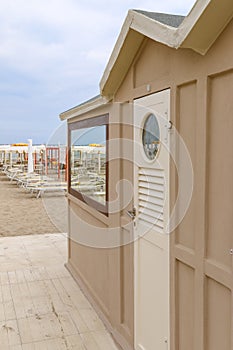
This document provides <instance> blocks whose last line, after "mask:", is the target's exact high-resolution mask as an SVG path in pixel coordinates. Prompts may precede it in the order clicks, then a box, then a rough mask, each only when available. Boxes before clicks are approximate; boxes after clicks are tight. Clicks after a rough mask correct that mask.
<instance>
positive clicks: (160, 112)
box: [129, 90, 170, 350]
mask: <svg viewBox="0 0 233 350" xmlns="http://www.w3.org/2000/svg"><path fill="white" fill-rule="evenodd" d="M169 104H170V90H164V91H162V92H159V93H155V94H153V95H150V96H146V97H143V98H140V99H137V100H135V101H134V144H135V145H134V150H135V151H134V163H135V175H134V178H135V179H134V180H135V184H134V189H135V190H134V191H135V193H134V206H135V210H134V212H133V214H135V217H134V235H135V237H136V238H135V258H134V263H135V265H134V266H135V349H136V350H168V349H169V329H170V327H169V322H170V321H169V234H167V233H166V225H167V222H168V217H169V152H168V150H167V149H168V147H169V113H170V111H169ZM129 214H130V213H129ZM133 216H134V215H133ZM137 237H138V238H137Z"/></svg>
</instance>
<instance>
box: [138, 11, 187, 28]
mask: <svg viewBox="0 0 233 350" xmlns="http://www.w3.org/2000/svg"><path fill="white" fill-rule="evenodd" d="M133 11H135V12H138V13H141V14H142V15H144V16H146V17H149V18H151V19H153V20H155V21H157V22H160V23H163V24H165V25H168V26H170V27H173V28H178V27H179V26H180V24H181V23H182V22H183V20H184V18H185V16H180V15H174V14H168V13H159V12H149V11H143V10H136V9H135V10H133Z"/></svg>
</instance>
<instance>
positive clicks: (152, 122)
mask: <svg viewBox="0 0 233 350" xmlns="http://www.w3.org/2000/svg"><path fill="white" fill-rule="evenodd" d="M142 144H143V148H144V152H145V154H146V156H147V158H148V159H150V160H153V159H155V157H156V155H157V153H158V150H159V144H160V130H159V123H158V120H157V118H156V117H155V115H154V114H150V115H149V116H148V117H147V118H146V120H145V123H144V127H143V132H142Z"/></svg>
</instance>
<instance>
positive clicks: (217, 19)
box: [100, 0, 233, 98]
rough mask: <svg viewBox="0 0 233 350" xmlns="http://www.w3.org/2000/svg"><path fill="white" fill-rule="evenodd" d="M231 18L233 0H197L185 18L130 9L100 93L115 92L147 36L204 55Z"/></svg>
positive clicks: (110, 94) (108, 93) (109, 96)
mask: <svg viewBox="0 0 233 350" xmlns="http://www.w3.org/2000/svg"><path fill="white" fill-rule="evenodd" d="M232 17H233V1H232V0H197V2H196V3H195V5H194V7H193V8H192V10H191V11H190V13H189V14H188V16H187V17H185V18H183V16H176V15H168V14H159V13H154V12H147V11H141V10H129V12H128V15H127V17H126V20H125V22H124V24H123V26H122V29H121V32H120V35H119V37H118V40H117V42H116V44H115V47H114V49H113V52H112V54H111V57H110V59H109V61H108V64H107V66H106V69H105V71H104V74H103V77H102V79H101V82H100V91H101V94H102V95H103V96H105V97H107V98H111V97H112V96H113V95H114V94H115V92H116V91H117V89H118V88H119V87H120V85H121V83H122V81H123V79H124V77H125V75H126V73H127V71H128V70H129V67H130V65H131V64H132V62H133V59H134V57H135V55H136V54H137V52H138V49H139V48H140V46H141V44H142V42H143V40H144V38H145V37H148V38H150V39H152V40H154V41H156V42H159V43H162V44H164V45H166V46H169V47H172V48H175V49H179V48H190V49H192V50H194V51H195V52H197V53H199V54H202V55H204V54H206V52H207V51H208V50H209V48H210V47H211V46H212V44H213V43H214V42H215V40H216V39H217V37H218V36H219V35H220V34H221V32H222V31H223V30H224V28H225V27H226V26H227V24H228V23H229V22H230V20H231V19H232Z"/></svg>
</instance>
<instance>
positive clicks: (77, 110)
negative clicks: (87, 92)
mask: <svg viewBox="0 0 233 350" xmlns="http://www.w3.org/2000/svg"><path fill="white" fill-rule="evenodd" d="M108 102H109V100H108V99H106V98H105V97H102V96H99V97H97V98H96V99H94V100H92V101H87V102H86V103H83V104H82V105H80V106H76V107H74V108H71V109H69V110H68V111H65V112H62V113H61V114H60V115H59V117H60V120H62V121H63V120H69V119H72V118H74V117H78V116H80V115H82V114H84V113H87V112H90V111H92V110H94V109H98V108H100V107H102V106H104V105H106V104H107V103H108Z"/></svg>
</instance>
